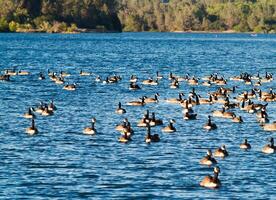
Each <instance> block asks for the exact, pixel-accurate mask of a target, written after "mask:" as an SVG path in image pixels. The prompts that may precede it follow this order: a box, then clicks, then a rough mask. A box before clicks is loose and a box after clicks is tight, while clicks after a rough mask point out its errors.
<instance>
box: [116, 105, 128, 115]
mask: <svg viewBox="0 0 276 200" xmlns="http://www.w3.org/2000/svg"><path fill="white" fill-rule="evenodd" d="M115 113H117V114H124V113H126V110H125V109H124V108H122V104H121V102H119V104H118V108H117V109H116V111H115Z"/></svg>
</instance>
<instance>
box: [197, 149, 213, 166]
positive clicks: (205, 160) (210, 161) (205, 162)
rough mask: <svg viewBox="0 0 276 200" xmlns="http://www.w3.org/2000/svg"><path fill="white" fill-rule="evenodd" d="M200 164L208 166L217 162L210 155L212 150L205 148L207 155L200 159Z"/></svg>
mask: <svg viewBox="0 0 276 200" xmlns="http://www.w3.org/2000/svg"><path fill="white" fill-rule="evenodd" d="M200 164H202V165H208V166H211V165H214V164H217V161H216V159H215V158H213V157H212V151H211V150H210V149H208V150H207V155H206V156H204V157H203V158H202V159H201V160H200Z"/></svg>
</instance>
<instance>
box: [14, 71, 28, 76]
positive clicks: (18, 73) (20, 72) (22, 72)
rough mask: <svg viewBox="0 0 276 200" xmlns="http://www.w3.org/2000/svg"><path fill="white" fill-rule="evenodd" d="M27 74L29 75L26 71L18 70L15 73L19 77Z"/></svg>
mask: <svg viewBox="0 0 276 200" xmlns="http://www.w3.org/2000/svg"><path fill="white" fill-rule="evenodd" d="M29 74H30V72H28V71H22V70H19V71H18V72H17V75H19V76H26V75H29Z"/></svg>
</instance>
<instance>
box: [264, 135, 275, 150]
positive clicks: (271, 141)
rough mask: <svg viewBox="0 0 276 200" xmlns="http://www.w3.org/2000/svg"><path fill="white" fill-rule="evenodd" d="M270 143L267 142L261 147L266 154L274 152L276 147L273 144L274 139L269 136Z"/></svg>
mask: <svg viewBox="0 0 276 200" xmlns="http://www.w3.org/2000/svg"><path fill="white" fill-rule="evenodd" d="M269 141H270V144H267V145H265V146H264V147H263V149H262V152H263V153H266V154H271V153H275V150H276V147H275V146H274V139H273V138H272V137H271V138H270V140H269Z"/></svg>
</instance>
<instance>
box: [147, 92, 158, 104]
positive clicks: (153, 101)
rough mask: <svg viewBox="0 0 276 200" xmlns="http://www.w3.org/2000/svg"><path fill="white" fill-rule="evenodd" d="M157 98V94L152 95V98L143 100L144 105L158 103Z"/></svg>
mask: <svg viewBox="0 0 276 200" xmlns="http://www.w3.org/2000/svg"><path fill="white" fill-rule="evenodd" d="M158 96H160V95H159V93H156V94H155V95H154V98H147V97H146V98H145V103H158V102H159V100H158Z"/></svg>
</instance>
